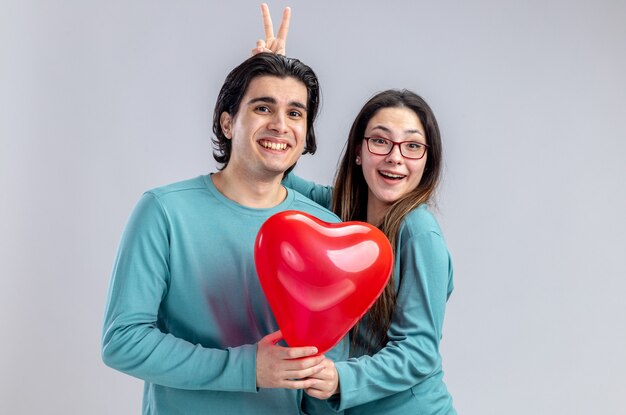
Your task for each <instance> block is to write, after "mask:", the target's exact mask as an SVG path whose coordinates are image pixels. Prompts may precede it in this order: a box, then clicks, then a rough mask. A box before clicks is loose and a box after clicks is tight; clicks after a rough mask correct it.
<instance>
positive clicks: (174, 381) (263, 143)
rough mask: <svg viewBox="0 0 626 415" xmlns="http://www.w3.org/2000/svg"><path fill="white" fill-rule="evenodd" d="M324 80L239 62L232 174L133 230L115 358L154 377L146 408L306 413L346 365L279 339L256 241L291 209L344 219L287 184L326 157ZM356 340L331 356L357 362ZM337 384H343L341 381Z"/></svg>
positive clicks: (266, 60) (110, 358)
mask: <svg viewBox="0 0 626 415" xmlns="http://www.w3.org/2000/svg"><path fill="white" fill-rule="evenodd" d="M318 101H319V86H318V83H317V77H316V76H315V74H314V73H313V71H312V70H311V69H310V68H309V67H308V66H306V65H304V64H303V63H301V62H300V61H298V60H296V59H290V58H286V57H284V56H280V55H274V54H267V53H262V54H259V55H256V56H253V57H251V58H249V59H248V60H246V61H245V62H243V63H242V64H241V65H239V66H238V67H237V68H235V69H234V70H233V71H232V72H231V73H230V74H229V75H228V76H227V78H226V80H225V82H224V85H223V87H222V89H221V91H220V94H219V96H218V99H217V104H216V107H215V113H214V117H213V131H214V133H215V135H216V138H215V140H214V144H215V146H216V150H215V152H214V157H215V159H216V160H217V161H218V162H220V163H222V167H221V169H220V171H219V172H217V173H215V174H211V175H206V176H200V177H197V178H195V179H191V180H187V181H184V182H180V183H175V184H172V185H169V186H165V187H161V188H158V189H154V190H151V191H148V192H146V193H145V194H144V195H143V197H142V198H141V200H140V202H139V203H138V205H137V207H136V208H135V210H134V212H133V214H132V215H131V218H130V219H129V223H128V225H127V226H126V229H125V231H124V235H123V237H122V240H121V243H120V247H119V252H118V255H117V259H116V262H115V266H114V270H113V275H112V279H111V286H110V289H109V297H108V301H107V306H106V314H105V321H104V330H103V347H102V356H103V360H104V362H105V363H106V364H107V365H109V366H111V367H113V368H115V369H118V370H120V371H122V372H125V373H128V374H130V375H133V376H136V377H138V378H141V379H143V380H144V381H145V387H144V398H143V412H144V414H156V413H159V414H163V413H165V414H204V413H211V414H247V413H254V414H261V415H262V414H272V415H279V414H297V413H300V412H301V411H309V410H312V408H313V406H309V405H320V406H319V407H318V409H320V408H325V406H324V405H325V404H324V403H323V402H321V401H315V400H314V399H313V398H310V397H309V396H308V394H304V393H303V392H302V389H305V390H307V391H308V392H313V393H311V394H312V395H315V393H314V391H315V388H316V384H319V382H320V380H318V379H311V378H309V377H310V376H312V375H315V374H317V375H318V377H319V373H320V372H325V370H324V369H327V368H328V366H329V365H332V364H333V363H332V361H331V360H329V359H327V358H325V357H324V356H323V355H320V356H316V353H317V350H316V349H315V347H298V348H288V347H281V346H278V345H276V342H278V341H279V340H280V332H277V331H276V330H277V328H278V327H277V325H276V322H275V320H274V318H273V316H272V313H271V310H270V308H269V306H268V303H267V301H266V299H265V296H264V294H263V291H262V289H261V287H260V284H259V282H258V277H257V275H256V271H255V265H254V259H253V249H254V240H255V237H256V235H257V232H258V230H259V228H260V227H261V225H262V224H263V222H264V221H265V220H266V219H267V218H269V217H270V216H271V215H273V214H275V213H277V212H279V211H283V210H290V209H294V210H301V211H306V212H308V213H311V214H313V215H315V216H317V217H318V218H320V219H322V220H324V221H329V222H336V221H338V219H337V217H336V216H335V215H333V214H332V213H330V212H329V211H327V210H325V209H323V208H321V207H320V206H318V205H316V204H314V203H313V202H311V201H309V200H308V199H306V198H304V197H302V196H301V195H299V194H297V193H295V192H293V191H291V190H287V189H286V188H285V187H283V186H282V185H281V179H282V178H283V175H284V173H285V171H288V170H290V169H291V168H293V166H294V164H295V163H296V161H297V160H298V158H299V157H300V155H301V154H303V153H307V152H311V153H312V152H314V151H315V132H314V129H313V121H314V119H315V117H316V115H317V109H318V103H319V102H318ZM343 346H345V345H344V344H342V345H340V347H337V348H336V349H335V350H333V351H331V352H330V353H329V356H332V357H333V358H335V359H339V358H345V357H346V356H345V353H346V350H345V347H343ZM328 381H329V382H337V379H328Z"/></svg>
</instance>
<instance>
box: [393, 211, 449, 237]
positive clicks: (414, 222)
mask: <svg viewBox="0 0 626 415" xmlns="http://www.w3.org/2000/svg"><path fill="white" fill-rule="evenodd" d="M431 232H432V233H436V234H438V235H441V236H442V233H441V227H440V226H439V223H438V222H437V219H436V218H435V216H434V215H433V214H432V212H431V211H430V209H429V207H428V206H427V205H425V204H424V205H420V206H418V207H417V208H415V209H413V210H412V211H410V212H409V213H408V214H407V215H406V216H405V217H404V220H403V221H402V224H401V226H400V236H401V237H411V236H414V235H418V234H423V233H431Z"/></svg>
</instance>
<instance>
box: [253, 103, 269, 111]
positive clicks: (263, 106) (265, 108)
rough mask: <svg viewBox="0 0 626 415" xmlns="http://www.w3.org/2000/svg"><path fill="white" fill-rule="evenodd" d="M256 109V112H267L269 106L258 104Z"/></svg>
mask: <svg viewBox="0 0 626 415" xmlns="http://www.w3.org/2000/svg"><path fill="white" fill-rule="evenodd" d="M256 111H258V112H269V111H270V109H269V107H267V106H265V105H260V106H258V107H256Z"/></svg>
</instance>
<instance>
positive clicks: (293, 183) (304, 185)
mask: <svg viewBox="0 0 626 415" xmlns="http://www.w3.org/2000/svg"><path fill="white" fill-rule="evenodd" d="M283 185H285V186H287V187H289V188H291V189H293V190H295V191H296V192H298V193H301V194H303V195H304V196H306V197H308V198H309V199H311V200H312V201H314V202H315V203H317V204H319V205H322V206H324V207H325V208H326V209H330V205H331V202H332V197H333V187H332V186H323V185H321V184H316V183H314V182H311V181H308V180H304V179H303V178H301V177H299V176H296V175H295V174H293V173H289V174H288V175H287V176H286V177H285V178H284V179H283Z"/></svg>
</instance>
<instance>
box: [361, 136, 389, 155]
mask: <svg viewBox="0 0 626 415" xmlns="http://www.w3.org/2000/svg"><path fill="white" fill-rule="evenodd" d="M392 146H393V144H392V143H391V141H389V140H386V139H384V138H379V137H372V138H369V139H368V140H367V148H368V149H369V150H370V151H371V152H372V153H374V154H380V155H384V154H389V153H390V152H391V147H392Z"/></svg>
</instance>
